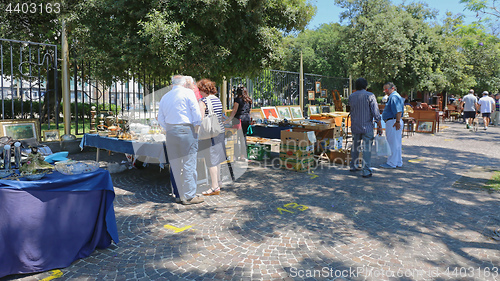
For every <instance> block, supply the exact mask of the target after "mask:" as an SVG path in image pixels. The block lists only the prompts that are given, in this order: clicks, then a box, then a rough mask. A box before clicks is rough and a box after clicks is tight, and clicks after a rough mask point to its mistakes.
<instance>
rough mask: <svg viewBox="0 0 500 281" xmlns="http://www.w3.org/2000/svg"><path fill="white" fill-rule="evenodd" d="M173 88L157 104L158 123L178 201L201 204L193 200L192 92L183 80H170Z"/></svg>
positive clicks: (196, 120) (195, 118)
mask: <svg viewBox="0 0 500 281" xmlns="http://www.w3.org/2000/svg"><path fill="white" fill-rule="evenodd" d="M172 85H173V88H172V90H171V91H169V92H168V93H166V94H165V95H164V96H163V97H162V98H161V100H160V108H159V110H158V122H159V123H160V125H161V126H162V127H163V128H164V129H165V132H166V135H167V153H168V160H169V162H170V167H171V168H172V173H173V175H174V179H175V183H176V184H177V189H178V192H179V196H180V200H181V202H182V204H184V205H190V204H198V203H202V202H203V201H204V199H203V198H202V197H198V196H196V187H197V184H196V181H197V172H196V158H197V153H198V133H197V127H198V126H199V125H200V122H201V113H200V107H199V105H198V101H197V100H196V97H195V94H194V92H193V90H191V89H188V88H186V87H185V86H186V78H185V77H184V76H181V75H175V76H174V77H172Z"/></svg>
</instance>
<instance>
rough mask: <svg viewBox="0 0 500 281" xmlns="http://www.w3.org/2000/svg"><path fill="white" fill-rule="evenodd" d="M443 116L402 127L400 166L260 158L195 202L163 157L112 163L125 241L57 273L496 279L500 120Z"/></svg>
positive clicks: (78, 276)
mask: <svg viewBox="0 0 500 281" xmlns="http://www.w3.org/2000/svg"><path fill="white" fill-rule="evenodd" d="M441 128H442V131H441V132H439V133H437V134H435V135H431V134H415V135H414V136H412V137H410V138H404V142H403V146H404V148H403V157H404V166H403V168H401V169H396V170H380V169H376V170H375V171H374V176H373V177H372V178H368V179H364V178H362V177H360V175H359V174H356V173H351V172H349V171H348V170H347V169H346V168H343V167H340V166H335V165H333V166H332V165H328V164H326V165H322V166H321V167H319V168H318V169H317V170H315V171H314V174H307V173H297V172H289V171H284V170H281V169H277V168H274V167H272V163H267V166H266V165H261V164H262V163H261V162H257V164H255V163H252V164H250V167H249V169H248V170H247V172H246V173H245V174H244V175H243V176H242V177H241V178H239V179H238V180H237V182H236V183H233V184H230V185H227V186H226V187H225V188H224V189H223V192H222V194H221V196H212V197H209V198H206V199H207V200H206V202H205V203H203V204H199V205H193V206H184V205H180V204H176V203H174V202H173V201H172V200H171V198H169V196H168V191H167V189H166V188H165V185H166V182H167V179H166V178H167V175H166V173H165V171H163V172H159V171H158V167H154V166H153V167H148V168H145V169H142V170H129V171H127V172H123V173H120V174H113V175H112V178H113V182H114V186H115V191H116V201H115V211H116V217H117V221H118V229H119V234H120V239H121V242H120V243H119V244H118V245H112V246H111V247H109V248H108V249H104V250H96V251H95V252H94V253H93V255H92V256H90V257H88V258H85V259H82V260H79V261H76V262H75V263H73V264H72V265H71V266H69V267H67V268H63V269H60V271H61V272H62V277H60V278H58V280H500V276H499V275H500V272H499V271H500V269H499V268H498V266H500V241H497V240H495V239H493V237H495V231H496V230H498V229H500V213H499V206H500V193H499V192H488V191H486V190H483V189H481V188H480V186H481V185H482V183H484V182H485V181H486V179H488V178H489V177H490V176H491V174H492V171H493V170H495V169H496V170H500V149H499V148H500V147H499V141H500V127H498V128H496V127H493V128H490V129H489V130H488V131H482V130H480V131H479V132H470V131H469V130H466V129H465V128H464V125H463V124H460V123H458V122H456V123H449V122H448V123H445V124H441ZM75 157H92V158H93V157H94V154H85V153H83V154H80V155H78V156H75ZM383 162H384V158H382V157H374V159H373V165H374V166H378V165H379V164H382V163H383ZM166 225H167V226H166ZM165 226H166V227H165ZM0 266H1V265H0ZM57 274H59V275H60V274H61V273H60V272H54V271H49V272H43V273H39V274H34V275H28V276H26V275H24V276H10V277H8V278H4V279H0V280H50V278H52V277H56V276H57ZM16 278H17V279H16ZM47 278H49V279H47Z"/></svg>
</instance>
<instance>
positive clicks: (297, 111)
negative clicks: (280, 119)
mask: <svg viewBox="0 0 500 281" xmlns="http://www.w3.org/2000/svg"><path fill="white" fill-rule="evenodd" d="M289 108H290V113H291V114H292V120H298V119H304V116H303V115H302V109H301V108H300V105H291V106H289Z"/></svg>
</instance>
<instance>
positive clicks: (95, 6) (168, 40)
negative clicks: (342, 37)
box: [0, 0, 315, 80]
mask: <svg viewBox="0 0 500 281" xmlns="http://www.w3.org/2000/svg"><path fill="white" fill-rule="evenodd" d="M12 2H16V1H12ZM17 2H19V3H21V2H20V1H17ZM43 2H44V3H45V4H47V3H52V4H54V3H56V1H50V0H49V1H43ZM58 3H61V5H62V7H63V9H62V10H61V12H60V13H41V14H32V13H22V12H17V13H4V14H2V15H0V23H1V28H0V37H2V38H7V39H16V40H29V41H34V42H46V43H51V44H56V43H57V44H60V40H59V38H60V34H61V21H62V20H63V19H64V20H66V21H67V26H68V31H69V33H68V38H69V39H70V40H69V41H70V46H71V49H72V51H73V52H72V57H73V58H75V59H79V60H84V61H86V62H90V63H91V64H92V65H95V71H94V75H97V76H98V77H100V78H101V79H105V80H108V79H110V78H112V77H113V78H122V77H127V75H129V74H130V72H134V71H147V72H148V73H149V74H150V75H153V76H159V77H164V76H169V75H171V74H173V73H184V74H188V75H192V76H195V77H209V78H212V79H220V78H221V77H222V76H224V75H226V76H232V75H243V76H244V75H249V74H251V73H255V72H257V71H260V70H262V69H264V68H268V67H271V66H273V65H274V64H276V63H277V62H278V61H280V60H281V58H282V52H283V50H282V44H281V42H282V39H283V37H284V34H287V33H290V32H297V31H300V30H303V29H304V27H305V26H306V24H307V23H308V22H309V20H310V19H311V17H312V16H313V14H314V13H315V7H313V6H312V5H311V4H310V3H307V2H306V1H305V0H273V1H267V0H242V1H229V0H187V1H166V0H141V1H136V0H92V1H69V0H62V1H58ZM6 5H7V4H6V3H2V4H0V8H2V10H5V8H6Z"/></svg>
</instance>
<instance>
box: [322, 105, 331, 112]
mask: <svg viewBox="0 0 500 281" xmlns="http://www.w3.org/2000/svg"><path fill="white" fill-rule="evenodd" d="M321 113H330V106H329V105H322V106H321Z"/></svg>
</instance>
